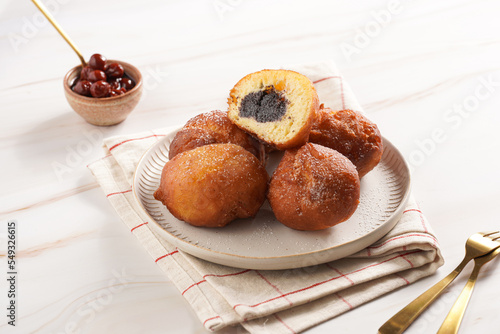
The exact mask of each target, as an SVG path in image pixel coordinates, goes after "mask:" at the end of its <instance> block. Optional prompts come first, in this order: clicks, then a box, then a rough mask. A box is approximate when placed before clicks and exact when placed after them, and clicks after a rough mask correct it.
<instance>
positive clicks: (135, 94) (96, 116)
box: [64, 60, 142, 126]
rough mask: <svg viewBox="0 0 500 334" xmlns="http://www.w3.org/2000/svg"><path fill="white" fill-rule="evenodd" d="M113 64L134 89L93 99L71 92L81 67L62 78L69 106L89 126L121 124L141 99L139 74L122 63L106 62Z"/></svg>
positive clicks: (74, 68) (140, 78)
mask: <svg viewBox="0 0 500 334" xmlns="http://www.w3.org/2000/svg"><path fill="white" fill-rule="evenodd" d="M113 62H116V63H119V64H120V65H122V66H123V68H124V70H125V73H126V74H127V75H128V76H129V77H130V78H131V79H132V80H134V81H135V86H134V88H132V89H131V90H129V91H128V92H126V93H125V94H123V95H118V96H113V97H105V98H95V97H88V96H83V95H79V94H77V93H75V92H73V90H72V89H71V86H72V85H73V83H74V82H75V80H76V78H77V77H78V76H79V75H80V71H81V70H82V65H79V66H76V67H73V68H72V69H71V70H70V71H69V72H68V73H67V74H66V76H65V77H64V95H66V99H67V100H68V103H69V105H70V106H71V108H73V110H74V111H75V112H76V113H77V114H78V115H80V116H82V117H83V119H85V120H86V121H87V122H89V123H90V124H94V125H99V126H109V125H115V124H118V123H121V122H123V121H124V120H125V119H126V118H127V116H128V115H129V114H130V113H131V112H132V110H134V108H135V106H136V105H137V103H138V102H139V100H140V98H141V94H142V75H141V72H139V70H138V69H137V68H136V67H135V66H132V65H130V64H128V63H125V62H123V61H118V60H108V63H113Z"/></svg>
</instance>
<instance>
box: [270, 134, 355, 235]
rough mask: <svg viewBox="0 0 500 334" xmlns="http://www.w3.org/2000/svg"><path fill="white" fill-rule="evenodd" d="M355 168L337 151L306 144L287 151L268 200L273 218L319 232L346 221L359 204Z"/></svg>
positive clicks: (295, 226)
mask: <svg viewBox="0 0 500 334" xmlns="http://www.w3.org/2000/svg"><path fill="white" fill-rule="evenodd" d="M359 195H360V182H359V177H358V172H357V171H356V167H355V166H354V165H353V164H352V162H350V161H349V159H347V158H346V157H345V156H343V155H342V154H340V153H339V152H337V151H335V150H332V149H330V148H328V147H324V146H321V145H317V144H312V143H307V144H305V145H303V146H302V147H300V148H295V149H291V150H287V151H286V152H285V155H284V156H283V159H282V160H281V162H280V164H279V165H278V167H277V168H276V170H275V171H274V174H273V176H272V178H271V182H270V184H269V193H268V195H267V198H268V200H269V203H270V204H271V208H272V209H273V212H274V214H275V216H276V218H277V219H278V220H279V221H280V222H281V223H283V224H284V225H286V226H288V227H291V228H293V229H296V230H306V231H313V230H322V229H325V228H328V227H332V226H334V225H336V224H339V223H341V222H343V221H345V220H347V219H348V218H349V217H350V216H351V215H352V214H353V213H354V211H356V208H357V206H358V203H359Z"/></svg>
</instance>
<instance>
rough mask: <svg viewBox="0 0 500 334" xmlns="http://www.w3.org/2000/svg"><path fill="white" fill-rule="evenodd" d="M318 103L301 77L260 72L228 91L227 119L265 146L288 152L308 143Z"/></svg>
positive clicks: (293, 74)
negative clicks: (292, 148) (288, 149)
mask: <svg viewBox="0 0 500 334" xmlns="http://www.w3.org/2000/svg"><path fill="white" fill-rule="evenodd" d="M318 101H319V100H318V94H317V93H316V89H315V88H314V86H313V84H312V82H311V81H310V80H309V79H308V78H307V77H305V76H304V75H302V74H300V73H297V72H293V71H288V70H262V71H260V72H255V73H251V74H249V75H247V76H245V77H244V78H243V79H241V80H240V81H239V82H238V83H237V84H236V85H235V86H234V88H233V89H232V90H231V92H230V94H229V98H228V104H229V110H228V117H229V119H230V120H231V121H232V122H233V123H235V124H236V125H237V126H239V127H240V128H242V129H243V130H245V131H247V132H249V133H251V134H253V135H255V136H256V137H258V138H259V139H260V140H262V141H263V142H265V143H266V144H269V145H272V146H275V147H276V148H278V149H287V148H291V147H295V146H300V145H302V144H304V143H305V142H306V141H307V138H308V137H309V132H310V130H311V126H312V122H313V121H314V118H315V117H316V111H317V110H318V108H319V102H318Z"/></svg>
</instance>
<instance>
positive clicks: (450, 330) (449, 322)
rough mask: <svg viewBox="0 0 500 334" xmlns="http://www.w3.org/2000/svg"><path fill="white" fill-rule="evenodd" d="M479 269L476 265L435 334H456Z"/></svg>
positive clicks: (479, 266)
mask: <svg viewBox="0 0 500 334" xmlns="http://www.w3.org/2000/svg"><path fill="white" fill-rule="evenodd" d="M479 269H481V265H478V264H477V263H476V265H475V266H474V269H473V270H472V274H471V275H470V277H469V279H468V280H467V284H465V287H464V289H463V290H462V292H461V293H460V296H458V298H457V300H456V301H455V304H453V307H452V308H451V310H450V312H449V313H448V315H447V316H446V319H444V321H443V324H442V325H441V327H440V328H439V331H438V332H437V334H456V333H458V328H459V327H460V324H461V323H462V319H463V317H464V314H465V309H466V308H467V305H468V304H469V300H470V297H471V295H472V290H474V285H475V284H476V280H477V276H478V274H479Z"/></svg>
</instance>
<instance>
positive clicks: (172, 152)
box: [168, 110, 265, 161]
mask: <svg viewBox="0 0 500 334" xmlns="http://www.w3.org/2000/svg"><path fill="white" fill-rule="evenodd" d="M216 143H220V144H224V143H231V144H236V145H239V146H241V147H243V148H244V149H246V150H247V151H249V152H250V153H252V154H253V155H255V156H256V157H257V158H259V159H260V160H261V161H264V160H265V152H264V150H262V149H261V147H260V144H259V143H258V142H257V141H256V140H255V139H254V138H252V137H251V136H250V135H249V134H248V133H246V132H244V131H243V130H241V129H240V128H238V127H237V126H236V125H234V124H233V123H232V122H231V121H230V120H229V118H228V117H227V112H225V111H220V110H213V111H210V112H206V113H203V114H199V115H197V116H195V117H193V118H191V119H190V120H189V121H187V123H186V124H185V125H184V126H183V128H182V129H181V130H179V132H177V133H176V135H175V137H174V139H173V140H172V142H171V143H170V149H169V153H168V157H169V159H172V158H174V157H175V156H176V155H177V154H179V153H182V152H184V151H188V150H192V149H193V148H196V147H200V146H204V145H210V144H216Z"/></svg>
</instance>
